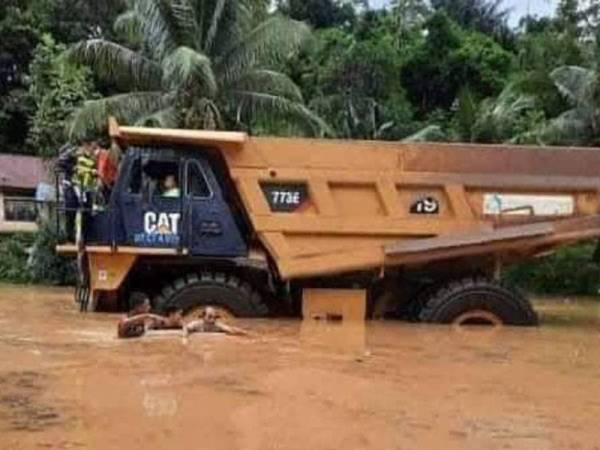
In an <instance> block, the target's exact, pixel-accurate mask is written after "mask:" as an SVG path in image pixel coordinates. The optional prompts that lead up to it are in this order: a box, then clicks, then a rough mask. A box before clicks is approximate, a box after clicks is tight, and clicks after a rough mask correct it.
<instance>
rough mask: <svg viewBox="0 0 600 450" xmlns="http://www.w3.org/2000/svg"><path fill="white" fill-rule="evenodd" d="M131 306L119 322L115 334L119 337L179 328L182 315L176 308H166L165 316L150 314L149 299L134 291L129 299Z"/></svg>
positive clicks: (133, 336)
mask: <svg viewBox="0 0 600 450" xmlns="http://www.w3.org/2000/svg"><path fill="white" fill-rule="evenodd" d="M130 302H131V304H132V308H131V310H130V311H129V313H128V314H127V317H124V318H123V319H121V321H120V322H119V325H118V327H117V334H118V336H119V337H120V338H136V337H141V336H143V335H144V334H145V333H146V331H148V330H181V329H183V326H184V324H183V317H182V314H181V311H180V310H179V309H177V308H171V309H169V310H167V315H166V316H159V315H157V314H151V313H150V309H151V305H150V299H149V298H148V297H147V296H145V295H144V294H138V293H135V294H133V295H132V298H131V300H130Z"/></svg>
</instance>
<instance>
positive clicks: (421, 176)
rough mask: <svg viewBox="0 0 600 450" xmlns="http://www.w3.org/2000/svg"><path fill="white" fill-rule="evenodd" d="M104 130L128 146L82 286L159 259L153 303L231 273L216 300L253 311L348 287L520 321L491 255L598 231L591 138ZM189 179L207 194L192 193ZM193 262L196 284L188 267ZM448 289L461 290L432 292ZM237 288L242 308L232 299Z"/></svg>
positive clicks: (133, 278) (135, 271) (423, 312)
mask: <svg viewBox="0 0 600 450" xmlns="http://www.w3.org/2000/svg"><path fill="white" fill-rule="evenodd" d="M111 135H112V137H113V139H115V140H117V141H118V142H119V143H120V144H121V145H122V146H123V147H124V148H127V151H126V152H125V154H124V158H123V161H122V164H121V169H120V174H119V179H118V181H117V183H116V185H115V187H114V189H113V192H112V195H111V198H110V202H109V204H108V207H107V209H106V211H105V212H104V213H102V214H99V215H98V214H97V215H96V216H93V217H90V218H89V220H88V222H89V225H88V230H93V231H88V232H87V235H86V236H85V237H86V242H87V245H88V247H87V248H88V253H89V261H90V262H89V266H91V267H92V271H91V273H90V275H91V280H92V285H91V289H92V291H93V292H94V298H99V297H101V296H102V293H103V292H104V293H106V292H107V291H113V292H119V293H120V297H121V298H123V297H126V296H127V292H125V288H124V286H125V285H126V286H127V289H126V290H127V291H132V290H139V289H140V286H139V283H140V282H141V281H139V280H144V277H143V276H142V272H144V271H146V273H153V271H156V270H157V269H156V268H157V267H160V266H161V265H162V267H163V269H164V267H165V265H166V264H167V263H166V261H167V262H168V267H169V269H168V270H166V271H165V270H162V271H161V272H160V273H161V280H160V281H161V282H162V283H157V285H156V286H153V285H152V284H153V283H148V282H147V278H146V282H145V286H144V288H145V290H146V291H148V293H149V295H151V296H153V297H154V298H155V303H156V307H158V308H163V307H165V306H166V305H181V306H183V307H184V309H190V308H191V306H190V305H191V304H193V306H195V307H196V306H202V305H206V304H208V303H210V302H213V303H215V300H214V299H213V300H211V299H210V298H208V297H206V298H204V297H203V295H205V291H203V290H202V289H203V288H205V287H207V286H213V287H214V286H218V287H219V288H223V292H225V290H226V289H229V288H232V285H240V286H241V285H243V286H244V289H245V291H244V292H242V290H238V291H236V296H235V299H234V300H232V299H228V298H227V299H225V298H224V299H223V300H222V301H217V302H216V303H220V304H221V306H222V307H223V308H224V309H226V310H228V312H231V313H234V314H243V315H248V313H251V314H250V315H261V314H263V313H265V312H266V311H267V310H271V311H274V310H277V311H281V310H282V309H288V308H291V309H292V310H293V309H294V308H295V307H294V304H295V303H296V302H297V298H296V296H295V295H294V293H295V292H300V291H301V289H303V288H309V287H310V288H312V287H314V288H323V287H324V288H339V289H341V288H347V287H356V288H360V289H364V290H366V291H367V292H368V306H369V307H368V311H369V314H370V315H376V316H383V315H390V314H391V315H394V314H395V315H405V316H406V315H408V316H410V317H412V318H420V319H422V320H428V321H441V322H448V321H453V320H456V319H457V318H459V317H461V316H463V315H464V314H463V313H465V311H463V309H465V308H467V309H469V308H470V310H474V309H480V310H481V311H487V312H491V314H493V315H495V316H497V317H499V319H500V321H503V322H509V323H516V324H528V323H534V322H535V319H534V317H535V315H534V314H533V312H532V311H531V308H530V306H529V304H528V303H527V302H525V301H524V300H523V299H522V298H521V297H520V296H518V295H517V294H514V293H513V292H512V291H510V290H509V289H507V288H504V287H500V286H498V285H496V284H495V282H494V281H493V280H494V278H497V277H498V274H499V272H500V270H501V268H502V267H503V266H504V265H506V264H510V263H513V262H515V261H520V260H523V259H526V258H531V257H534V256H536V255H540V254H546V253H547V252H549V251H551V250H553V249H554V248H556V247H558V246H561V245H567V244H571V243H573V242H576V241H579V240H582V239H591V238H596V237H598V236H600V217H599V216H598V214H599V206H600V205H599V197H598V190H599V188H600V178H599V177H598V169H599V168H600V152H598V151H597V150H593V149H572V148H526V147H508V146H480V145H477V146H475V145H462V144H460V145H449V144H403V143H386V142H357V141H335V140H310V139H279V138H254V137H252V138H251V137H248V136H247V135H245V134H243V133H232V132H206V131H190V130H164V129H147V128H133V127H118V126H117V125H116V124H112V126H111ZM156 167H170V169H169V170H171V171H172V172H174V174H175V175H176V177H177V178H178V180H179V183H180V186H181V196H180V197H178V198H177V199H170V200H169V201H167V199H165V198H161V199H158V200H156V201H152V195H155V194H156V192H150V190H145V189H146V188H145V187H144V186H146V185H147V186H151V185H152V186H154V190H156V184H157V182H159V179H158V178H159V177H160V175H165V174H166V173H165V174H160V173H159V174H158V176H157V170H158V171H159V172H160V169H156ZM165 170H167V169H165ZM136 176H138V177H140V180H139V182H138V181H137V180H132V177H136ZM194 177H196V178H197V179H199V180H201V182H200V184H201V185H203V186H202V187H201V189H200V191H199V192H200V194H202V192H204V193H205V194H206V195H204V196H202V195H200V194H198V195H196V194H197V193H195V192H193V190H194V189H195V188H196V189H198V183H199V182H198V180H196V181H194V180H195V178H194ZM134 181H135V182H134ZM132 185H135V186H136V187H137V186H138V185H139V186H140V187H139V189H138V191H136V192H131V186H132ZM204 185H205V186H204ZM148 189H150V188H148ZM161 217H162V219H161ZM161 220H162V222H161ZM159 222H160V223H159ZM109 224H110V225H109ZM157 224H159V225H161V226H160V227H158V226H149V225H157ZM166 235H172V237H171V238H170V239H166V238H165V236H166ZM157 236H159V237H160V239H157ZM61 249H62V250H63V251H67V250H69V247H62V248H61ZM70 249H71V250H73V248H72V247H71V248H70ZM165 252H166V253H165ZM95 255H102V256H101V257H100V256H95ZM122 255H129V256H127V257H124V256H122ZM98 258H100V259H102V261H103V262H102V264H103V267H104V266H106V267H110V266H111V265H114V266H117V264H116V263H114V262H111V261H113V260H114V261H117V260H119V261H121V260H123V258H125V259H126V261H127V263H126V264H124V266H125V267H121V266H123V264H119V267H121V268H120V269H119V270H118V271H117V272H119V274H118V276H117V277H115V279H116V280H117V281H118V282H114V283H105V284H102V283H101V282H99V279H100V278H102V279H105V281H106V278H107V277H106V276H105V275H107V273H108V272H110V270H108V269H106V270H103V269H101V268H99V267H97V266H98V261H97V259H98ZM94 271H96V272H97V273H96V275H94ZM203 271H204V272H205V275H206V276H205V281H204V282H203V281H201V280H202V277H201V276H200V277H198V276H192V275H194V274H196V273H201V274H202V272H203ZM100 272H101V273H102V277H100V276H98V273H100ZM217 275H218V276H217ZM190 276H192V280H193V282H191V283H190V282H189V277H190ZM186 277H187V278H186ZM223 277H224V280H225V281H223V280H221V281H215V280H216V279H217V278H219V279H221V278H223ZM196 278H198V280H196ZM181 280H183V281H181ZM227 280H229V281H227ZM232 280H233V281H232ZM465 280H468V282H467V281H465ZM155 281H156V280H155ZM136 283H137V284H136ZM457 283H458V284H457ZM159 284H160V285H159ZM458 285H460V286H463V288H460V287H457V286H458ZM193 286H196V288H197V289H195V290H194V289H193ZM473 286H476V287H477V288H474V287H473ZM448 287H453V289H454V290H453V291H452V292H454V291H456V290H457V291H460V292H462V291H464V292H465V294H464V295H462V294H461V295H458V294H456V292H454V294H453V296H452V299H448V298H446V297H447V296H446V297H444V298H442V299H441V300H440V295H441V294H440V292H442V293H443V290H444V289H447V288H448ZM201 288H202V289H201ZM232 289H233V288H232ZM461 289H462V291H461ZM192 291H193V292H195V294H194V295H192V294H190V292H192ZM475 291H477V292H484V291H485V292H487V294H485V295H483V294H481V295H479V294H478V295H479V296H478V297H477V295H475V294H473V292H475ZM186 292H187V294H186ZM460 292H459V294H460ZM469 292H471V294H468V293H469ZM490 292H492V294H490ZM184 294H185V295H184ZM467 294H468V295H470V297H469V298H470V299H471V300H469V301H466V300H465V298H466V297H465V295H467ZM468 295H467V296H468ZM473 295H475V297H477V298H479V300H477V301H475V300H473V298H474V297H473ZM486 296H487V297H486ZM184 297H185V301H184V300H181V299H182V298H184ZM225 297H227V296H225ZM281 297H288V300H287V302H282V301H280V300H279V299H280V298H281ZM244 298H246V299H250V300H244ZM456 298H459V300H456ZM490 298H491V300H490ZM498 298H500V300H498ZM257 299H260V300H257ZM461 299H462V300H461ZM434 300H435V302H437V303H436V305H438V306H439V307H440V308H441V306H440V305H442V304H446V303H448V302H449V303H448V304H451V305H459V306H456V307H452V308H450V309H451V310H452V312H451V313H447V314H446V315H444V314H441V313H440V312H439V311H437V312H432V309H436V308H433V306H434V305H433V304H432V303H431V302H433V301H434ZM246 301H249V304H250V305H251V307H241V306H240V303H243V302H246ZM466 304H472V305H475V306H473V307H466V306H465V305H466ZM496 304H498V305H500V306H503V305H504V306H506V305H509V306H508V309H506V308H505V309H504V310H503V309H502V307H499V306H497V305H496ZM257 305H258V306H257ZM460 305H462V306H460ZM494 305H496V306H494ZM242 306H243V305H242ZM246 306H248V305H246ZM284 306H286V308H283V307H284ZM438 309H439V308H438ZM467 312H468V311H467ZM446 316H447V317H446ZM485 316H486V317H489V314H486V315H485ZM482 317H483V316H482ZM511 317H512V319H511ZM515 317H516V318H518V320H516V319H515ZM469 320H471V321H475V322H476V321H478V320H480V318H479V319H478V318H475V319H472V317H470V316H469Z"/></svg>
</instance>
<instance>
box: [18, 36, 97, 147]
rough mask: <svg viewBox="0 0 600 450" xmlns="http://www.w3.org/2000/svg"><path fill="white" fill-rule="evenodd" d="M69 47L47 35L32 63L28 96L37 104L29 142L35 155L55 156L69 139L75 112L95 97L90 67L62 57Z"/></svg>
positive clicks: (37, 49) (36, 51)
mask: <svg viewBox="0 0 600 450" xmlns="http://www.w3.org/2000/svg"><path fill="white" fill-rule="evenodd" d="M65 51H66V47H65V46H64V45H62V44H57V43H56V42H55V41H54V39H52V37H51V36H50V35H44V36H43V37H42V40H41V42H40V44H39V45H38V47H37V48H36V50H35V52H34V57H33V61H32V62H31V84H30V88H29V95H30V97H31V100H32V101H33V103H34V105H35V110H36V112H35V115H34V116H33V117H32V119H31V126H30V129H29V137H28V140H27V143H28V145H29V147H30V148H31V149H33V150H34V151H35V153H36V154H38V155H40V156H45V157H52V156H55V155H56V150H57V149H58V148H60V147H61V146H62V145H63V144H64V143H65V142H66V141H67V139H68V137H67V133H66V129H67V121H68V119H69V118H70V116H71V114H72V113H73V109H74V108H76V107H79V106H81V105H82V104H83V102H84V101H85V100H88V99H90V98H91V97H92V96H93V93H92V91H93V89H94V86H93V80H92V77H91V71H90V70H89V69H88V68H87V67H83V66H78V65H75V64H73V63H71V62H69V61H68V60H67V59H66V58H64V57H61V55H63V53H64V52H65Z"/></svg>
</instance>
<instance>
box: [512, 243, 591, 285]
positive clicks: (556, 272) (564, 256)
mask: <svg viewBox="0 0 600 450" xmlns="http://www.w3.org/2000/svg"><path fill="white" fill-rule="evenodd" d="M595 249H596V243H595V242H588V243H585V244H581V245H577V246H573V247H567V248H564V249H561V250H559V251H558V252H556V253H555V254H554V255H552V256H550V257H546V258H543V259H541V260H538V261H535V262H528V263H524V264H519V265H517V266H515V267H513V268H511V269H509V270H507V272H506V274H505V279H506V280H507V281H508V282H510V283H513V284H515V285H517V286H519V287H522V288H523V289H525V290H528V291H530V292H533V293H536V294H562V295H598V294H600V264H598V263H596V262H594V261H593V255H594V251H595Z"/></svg>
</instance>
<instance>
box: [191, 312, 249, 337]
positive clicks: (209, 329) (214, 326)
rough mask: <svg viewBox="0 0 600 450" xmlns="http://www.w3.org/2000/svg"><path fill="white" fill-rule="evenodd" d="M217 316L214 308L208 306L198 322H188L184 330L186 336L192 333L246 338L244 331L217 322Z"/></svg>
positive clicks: (219, 321)
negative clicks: (221, 334) (223, 334)
mask: <svg viewBox="0 0 600 450" xmlns="http://www.w3.org/2000/svg"><path fill="white" fill-rule="evenodd" d="M219 319H220V318H219V315H218V314H217V312H216V311H215V309H214V308H212V307H210V306H208V307H207V308H206V309H204V311H203V312H202V314H201V315H200V317H199V319H198V320H195V321H194V322H190V323H188V324H187V325H186V327H185V328H184V333H185V335H186V336H188V335H190V334H193V333H225V334H229V335H232V336H247V335H248V333H246V332H245V331H244V330H241V329H239V328H235V327H232V326H230V325H227V324H226V323H224V322H222V321H221V320H219Z"/></svg>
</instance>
